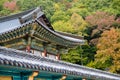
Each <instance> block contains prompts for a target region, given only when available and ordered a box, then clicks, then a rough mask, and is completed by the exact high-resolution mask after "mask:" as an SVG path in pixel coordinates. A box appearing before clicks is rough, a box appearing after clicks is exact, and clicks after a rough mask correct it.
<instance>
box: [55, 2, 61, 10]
mask: <svg viewBox="0 0 120 80" xmlns="http://www.w3.org/2000/svg"><path fill="white" fill-rule="evenodd" d="M54 8H55V10H56V11H57V10H60V6H59V5H58V4H57V3H56V4H54Z"/></svg>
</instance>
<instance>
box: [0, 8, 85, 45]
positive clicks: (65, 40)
mask: <svg viewBox="0 0 120 80" xmlns="http://www.w3.org/2000/svg"><path fill="white" fill-rule="evenodd" d="M21 14H22V13H21ZM43 17H44V18H45V19H46V17H45V15H44V13H43V12H42V11H41V9H40V7H37V8H36V9H34V10H31V12H29V13H27V14H26V15H25V14H24V15H23V16H21V17H20V19H21V20H22V22H23V23H21V24H20V22H18V19H19V18H16V17H15V20H17V21H16V22H17V23H18V24H19V25H18V26H17V24H14V22H13V24H14V25H13V28H12V29H11V30H9V29H8V30H6V31H4V32H2V33H0V43H4V42H7V41H10V40H12V39H15V38H20V37H23V36H25V35H26V34H33V35H37V36H39V38H42V39H43V40H47V41H49V42H53V43H55V44H57V45H62V46H66V47H74V46H77V45H80V44H84V42H85V41H84V40H82V39H78V38H74V37H71V36H66V35H62V34H59V33H57V32H56V31H54V30H53V29H51V28H50V27H51V26H50V27H49V26H48V25H47V23H46V25H45V24H44V23H43V22H41V21H40V20H39V18H43ZM10 18H11V17H10ZM10 20H11V19H10ZM12 20H13V21H14V19H12ZM46 20H47V19H46ZM36 22H37V23H38V24H39V25H40V26H38V28H39V27H41V29H43V31H44V32H43V31H42V30H40V31H41V32H40V31H38V32H36V30H34V29H33V28H32V29H31V30H29V31H27V29H26V28H28V27H26V26H29V25H31V24H33V23H36ZM9 23H10V22H9ZM48 23H49V22H48ZM49 24H50V23H49ZM14 26H15V27H14ZM21 28H25V29H24V31H23V32H22V34H20V35H18V34H17V32H16V30H18V31H19V32H20V31H21ZM31 31H33V32H31ZM19 32H18V33H19ZM14 34H15V35H16V36H15V35H14ZM9 36H10V37H9Z"/></svg>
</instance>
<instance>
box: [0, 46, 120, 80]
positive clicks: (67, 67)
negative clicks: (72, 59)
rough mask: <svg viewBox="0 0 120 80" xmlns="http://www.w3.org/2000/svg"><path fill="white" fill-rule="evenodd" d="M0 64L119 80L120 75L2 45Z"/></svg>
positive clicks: (105, 79) (90, 77)
mask: <svg viewBox="0 0 120 80" xmlns="http://www.w3.org/2000/svg"><path fill="white" fill-rule="evenodd" d="M0 66H11V67H16V68H18V69H19V68H20V69H21V68H23V69H24V68H26V69H31V70H35V71H46V72H52V73H60V74H66V75H72V76H75V77H81V76H82V77H85V78H89V79H96V80H97V79H100V80H119V79H120V75H117V74H113V73H109V72H105V71H101V70H97V69H92V68H88V67H85V66H80V65H76V64H72V63H68V62H63V61H59V60H55V59H49V58H45V57H40V56H37V55H34V54H28V53H26V52H22V51H19V50H15V49H10V48H4V47H0Z"/></svg>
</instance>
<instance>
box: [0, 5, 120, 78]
mask: <svg viewBox="0 0 120 80" xmlns="http://www.w3.org/2000/svg"><path fill="white" fill-rule="evenodd" d="M61 25H62V24H61ZM84 43H85V40H84V39H83V37H81V36H77V35H73V34H69V33H64V32H59V31H56V30H54V29H53V27H52V25H51V24H50V22H49V20H48V19H47V17H46V16H45V14H44V13H43V12H42V10H41V8H40V7H37V8H34V9H31V10H28V11H24V12H21V13H18V14H14V15H10V16H6V17H2V18H0V80H120V75H117V74H113V73H109V72H105V71H101V70H97V69H92V68H88V67H85V66H80V65H76V64H72V63H68V62H64V61H61V60H60V54H61V53H66V52H67V51H68V50H69V49H70V48H74V47H76V46H79V45H83V44H84Z"/></svg>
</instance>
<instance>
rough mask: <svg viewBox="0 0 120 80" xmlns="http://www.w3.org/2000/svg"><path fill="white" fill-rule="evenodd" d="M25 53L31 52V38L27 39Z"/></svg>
mask: <svg viewBox="0 0 120 80" xmlns="http://www.w3.org/2000/svg"><path fill="white" fill-rule="evenodd" d="M26 52H29V53H30V52H31V37H28V43H27V46H26Z"/></svg>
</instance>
